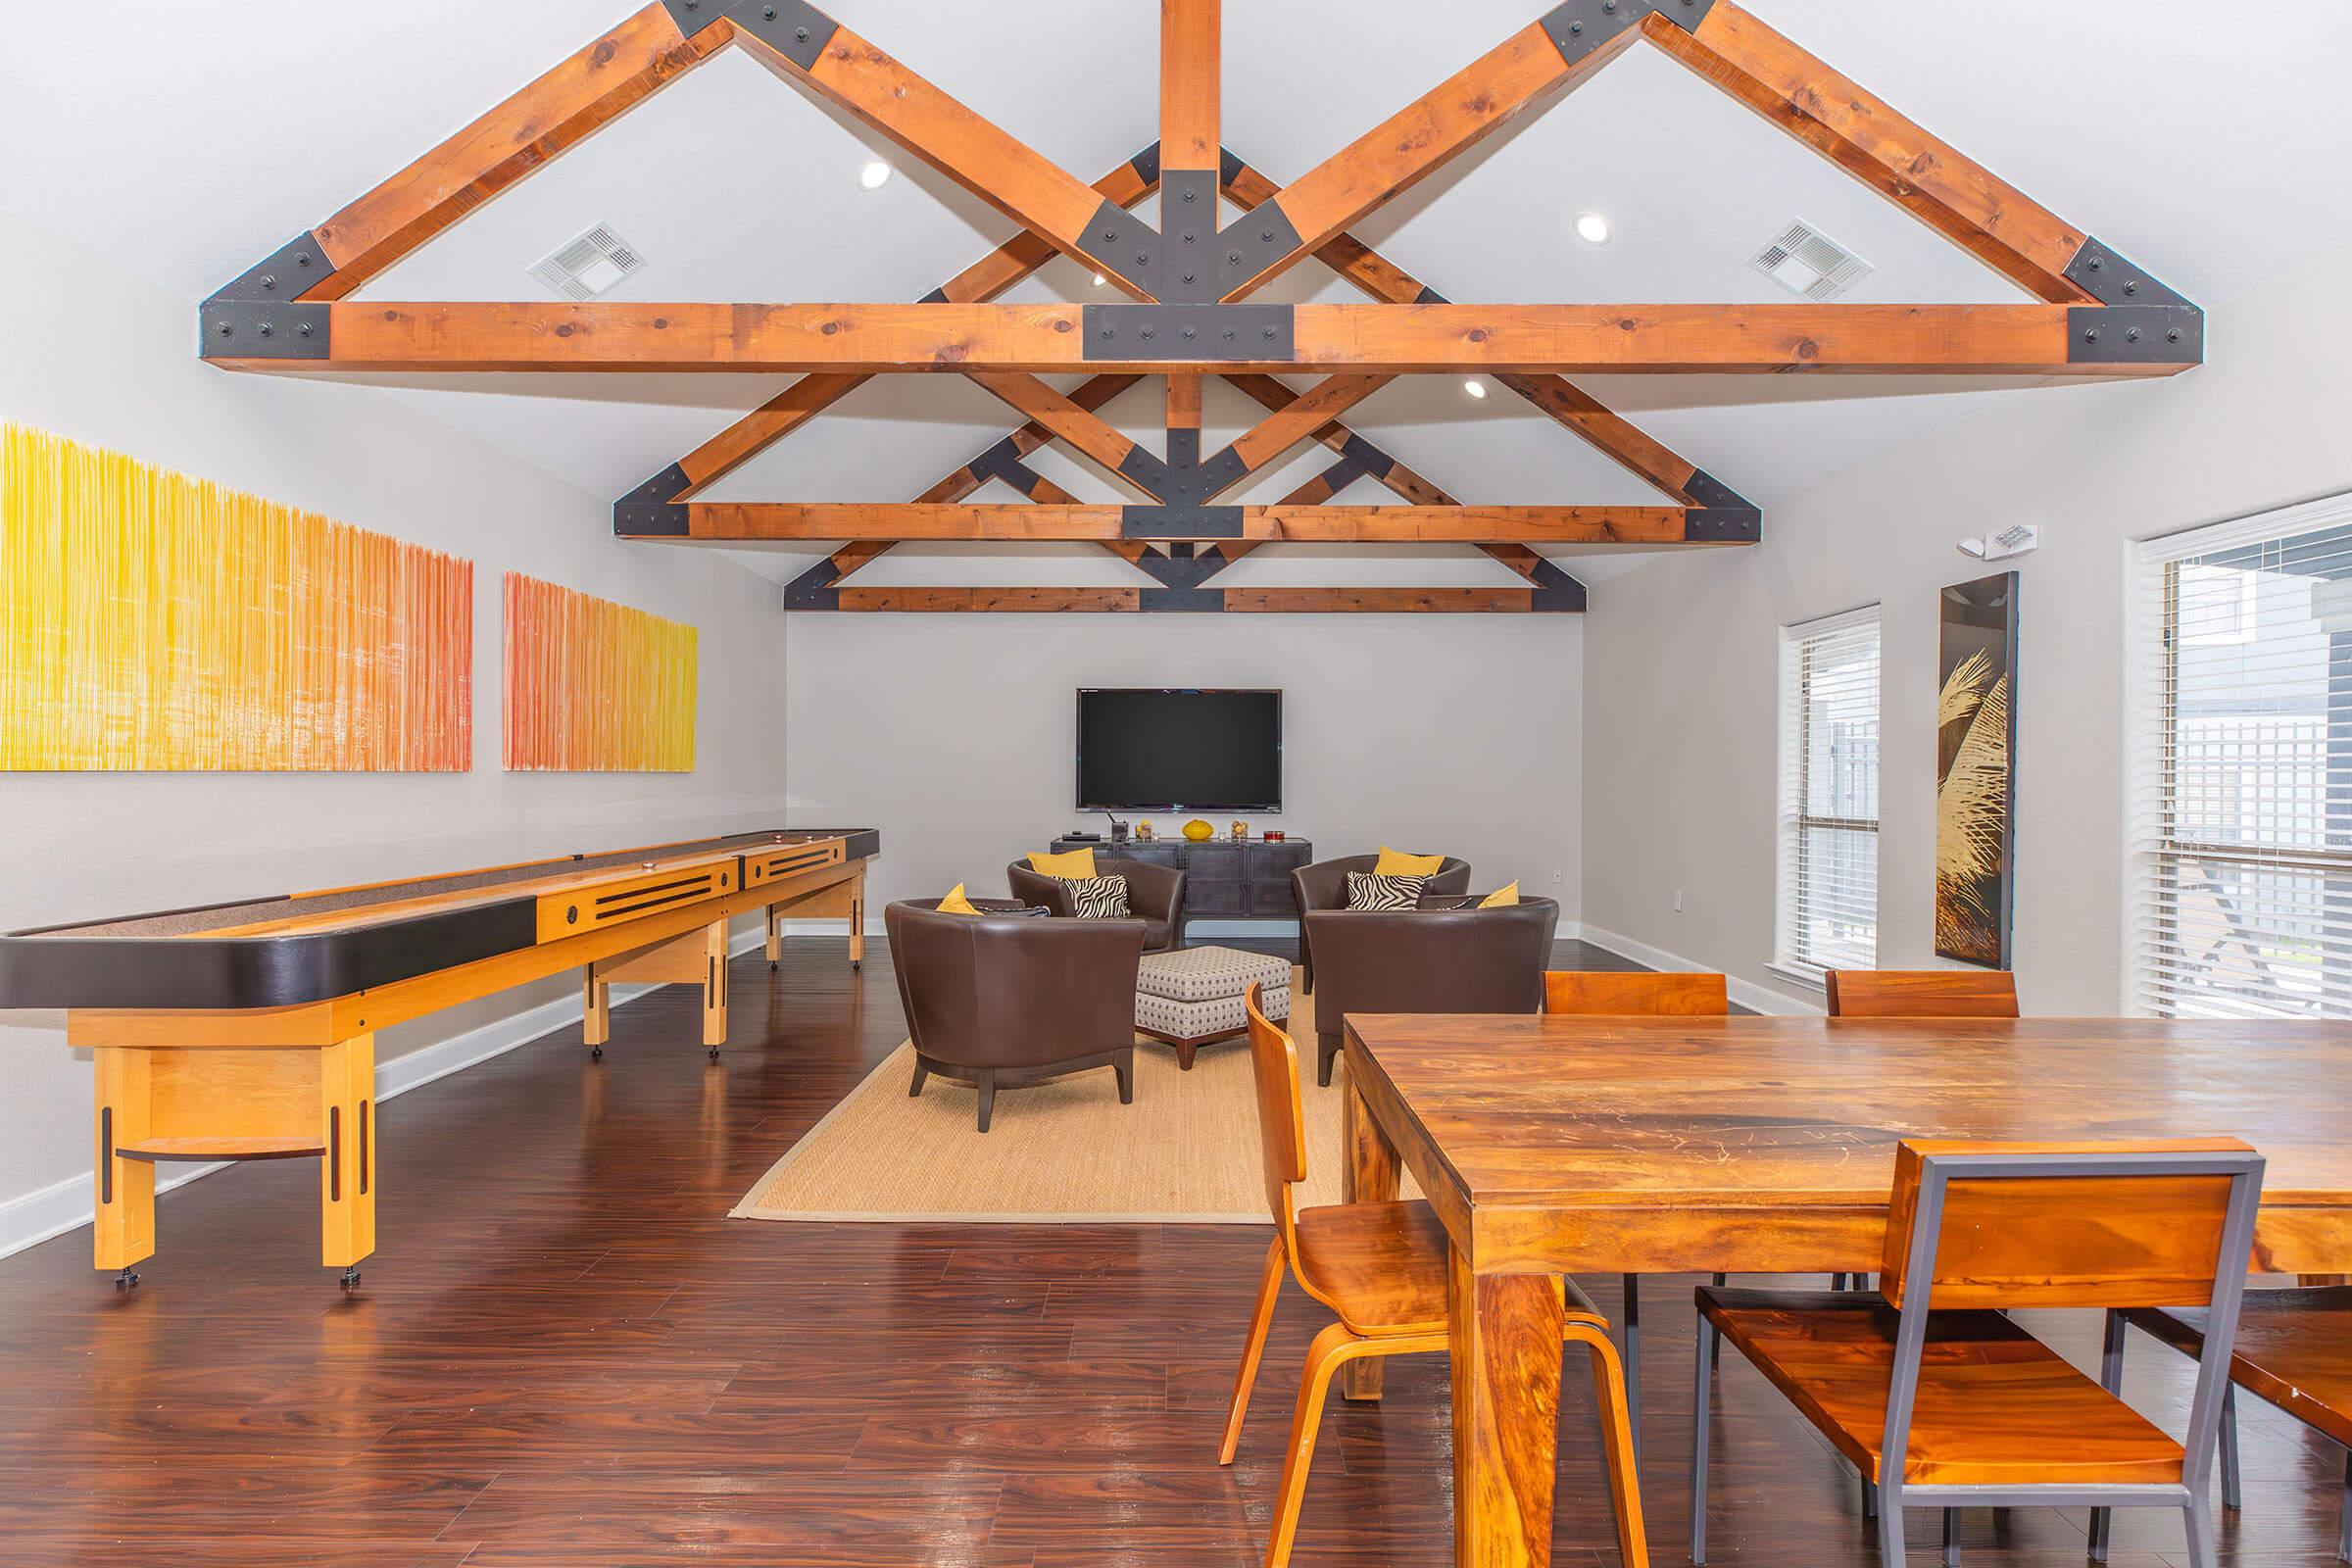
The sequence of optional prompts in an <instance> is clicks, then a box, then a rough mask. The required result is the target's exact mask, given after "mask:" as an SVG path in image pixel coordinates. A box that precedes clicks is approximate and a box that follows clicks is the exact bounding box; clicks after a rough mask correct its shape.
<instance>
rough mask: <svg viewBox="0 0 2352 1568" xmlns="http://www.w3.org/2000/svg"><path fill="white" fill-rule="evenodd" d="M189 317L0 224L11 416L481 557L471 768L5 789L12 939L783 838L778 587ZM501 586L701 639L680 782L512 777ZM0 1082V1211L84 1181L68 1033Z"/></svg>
mask: <svg viewBox="0 0 2352 1568" xmlns="http://www.w3.org/2000/svg"><path fill="white" fill-rule="evenodd" d="M195 319H196V314H195V302H194V301H192V300H187V299H182V298H179V297H176V296H175V295H173V294H172V293H169V292H167V291H165V290H162V289H159V288H157V287H155V286H154V285H152V284H150V283H148V282H146V281H144V280H142V279H140V278H138V277H136V276H134V275H132V274H130V273H128V272H125V271H123V270H121V269H119V268H116V267H114V266H113V265H111V264H110V263H108V262H106V261H104V260H102V259H101V258H99V257H98V256H96V255H94V254H92V253H91V252H88V251H86V250H83V249H81V248H79V247H77V246H75V245H73V244H71V243H69V242H67V241H65V240H63V239H60V238H58V237H56V236H55V235H52V234H50V233H49V232H47V231H45V230H43V229H40V228H38V227H35V226H33V225H32V224H30V223H27V222H25V221H22V220H20V219H17V218H14V217H12V216H10V215H8V214H5V213H0V334H4V335H5V341H6V343H7V348H6V350H5V352H0V418H7V419H13V420H16V421H19V422H22V423H27V424H32V425H37V426H41V427H43V428H46V429H50V430H53V431H56V432H58V433H59V434H62V435H67V436H71V437H73V439H75V440H77V441H81V442H85V443H88V444H91V445H96V446H106V447H114V448H118V449H120V450H122V451H124V452H127V453H129V454H131V455H132V456H134V457H137V458H140V459H142V460H144V461H146V462H149V463H153V464H156V465H159V466H163V467H167V468H174V469H178V470H180V471H182V472H186V473H190V474H196V475H201V476H204V477H208V478H212V479H217V480H220V481H221V482H223V483H226V484H229V485H233V486H236V487H238V488H240V489H245V490H250V491H253V492H255V493H258V494H261V495H264V496H268V497H270V499H272V500H276V501H281V502H285V503H288V504H290V505H294V506H299V507H305V508H309V509H311V510H314V511H317V512H319V513H323V514H325V515H328V516H331V517H335V518H338V519H340V520H343V521H346V522H350V523H354V524H357V525H360V526H363V527H368V528H372V529H376V530H378V531H380V532H384V533H389V534H393V535H396V536H398V537H400V538H403V539H409V540H413V541H415V542H417V543H418V544H423V545H428V546H431V547H433V548H435V549H439V550H446V551H451V552H454V553H457V554H460V555H464V556H467V557H470V558H471V559H472V561H473V563H474V670H473V701H474V741H473V746H474V762H473V770H472V771H471V772H468V773H457V774H406V775H403V774H352V773H319V774H301V773H237V774H221V773H211V774H208V773H73V774H36V773H15V774H0V930H7V929H15V928H17V927H21V926H26V925H34V924H52V923H56V922H61V921H70V920H75V919H83V918H91V917H97V916H103V915H112V914H124V913H129V912H132V911H136V910H142V909H162V908H171V907H176V906H182V905H188V904H200V903H209V902H216V901H221V900H226V899H233V898H240V897H245V896H250V895H266V894H270V893H282V892H289V891H293V890H297V889H302V888H315V887H322V886H332V885H336V884H341V883H350V882H362V881H368V880H373V879H377V878H386V877H396V876H402V875H409V874H416V873H423V872H431V871H439V870H451V869H456V868H458V867H462V866H466V865H478V864H485V863H493V862H497V861H503V860H515V859H523V858H530V857H533V856H537V855H542V854H561V853H566V852H570V851H574V850H584V849H595V848H600V847H611V846H616V845H626V844H633V843H642V842H645V841H646V840H648V839H649V838H663V837H685V836H690V835H692V834H695V833H698V832H701V831H703V830H706V829H718V828H728V827H750V826H760V825H763V824H766V823H770V822H773V821H775V820H777V819H778V817H779V816H780V813H781V809H782V804H783V770H784V731H783V712H782V702H781V688H782V680H781V677H780V670H779V665H780V664H781V662H782V661H783V658H784V638H783V620H784V618H783V616H782V614H781V613H779V611H778V610H777V609H776V606H775V597H774V596H775V590H774V588H773V587H772V585H770V584H767V583H765V582H763V581H761V580H760V579H759V578H758V577H755V576H753V575H752V574H751V573H749V572H747V571H745V570H743V569H742V568H741V567H739V566H736V565H734V564H731V563H728V562H726V561H723V560H720V559H718V558H716V557H713V556H711V555H708V554H705V553H700V552H693V551H663V550H657V549H650V548H645V547H632V546H626V545H622V544H620V543H618V542H616V541H615V540H614V539H613V535H612V520H611V512H610V505H609V502H608V501H607V500H606V499H603V498H599V497H596V496H592V495H589V494H587V493H586V492H584V491H581V490H577V489H574V488H572V487H571V486H569V485H566V484H564V483H561V482H559V481H557V480H556V479H554V478H553V477H551V476H549V475H548V474H546V473H545V472H542V471H541V470H539V469H537V468H533V467H530V466H526V465H524V464H522V463H520V462H517V461H516V460H515V459H513V458H510V457H507V456H505V455H503V454H501V453H498V452H496V451H494V450H492V449H491V448H489V447H487V446H484V445H482V444H480V443H479V442H476V441H473V440H471V439H469V438H467V437H465V436H461V435H459V434H457V433H456V432H455V431H453V430H451V429H450V428H449V427H447V426H446V425H442V424H439V423H436V422H434V421H433V420H431V419H429V418H427V417H425V416H423V415H421V414H419V413H417V412H416V411H415V410H414V409H412V408H410V407H408V406H406V405H404V404H403V403H401V402H400V401H398V400H397V399H394V398H391V397H388V396H386V395H385V394H383V393H382V392H379V391H375V390H372V389H369V388H366V387H360V386H348V385H336V384H330V383H323V382H317V381H303V380H295V379H290V378H274V377H270V376H263V375H232V374H229V373H226V372H223V371H220V370H215V369H211V368H207V367H205V366H203V365H201V364H199V363H198V362H197V360H196V357H195V352H194V349H195ZM509 568H516V569H521V570H525V571H529V572H531V573H533V574H534V575H537V576H541V577H545V578H548V579H550V580H553V581H556V582H561V583H564V584H565V585H566V586H568V587H573V588H578V589H583V590H586V591H588V592H591V593H597V594H602V595H606V596H609V597H612V598H614V599H619V600H622V601H625V602H626V603H628V604H631V605H635V606H638V607H641V608H643V609H646V610H650V611H653V612H656V613H660V614H664V615H669V616H673V617H675V618H678V619H683V620H689V621H693V622H695V623H696V624H697V625H699V626H700V627H701V629H702V631H701V651H702V673H701V698H700V703H699V734H698V736H697V741H696V760H697V767H696V771H695V772H693V773H691V774H684V775H672V774H606V775H588V774H571V775H563V774H531V773H515V774H510V773H507V772H504V771H502V769H501V767H500V764H499V757H500V727H499V723H500V690H501V673H500V670H501V664H500V654H501V637H502V626H503V614H502V609H501V578H502V575H503V573H504V572H505V571H507V570H508V569H509ZM0 678H4V672H0ZM568 991H569V988H568V987H565V986H562V985H556V984H552V983H551V984H550V985H548V986H543V987H538V988H532V989H527V990H523V991H517V992H515V993H511V994H509V995H508V996H507V997H503V998H499V999H496V1000H494V1001H492V1002H490V1003H486V1004H483V1005H477V1006H475V1007H472V1008H467V1009H461V1010H460V1011H458V1012H453V1013H444V1014H440V1015H438V1016H436V1017H434V1018H431V1019H426V1020H421V1021H419V1022H418V1023H417V1024H414V1025H409V1026H406V1027H403V1028H401V1029H396V1030H392V1031H389V1032H387V1033H386V1034H385V1035H384V1036H383V1037H382V1038H380V1039H379V1040H378V1041H377V1043H376V1049H377V1054H378V1059H379V1061H390V1060H395V1059H397V1058H399V1057H400V1056H402V1055H404V1054H409V1053H412V1052H414V1051H416V1050H417V1049H420V1048H421V1047H423V1046H425V1045H427V1044H430V1043H432V1042H434V1041H437V1040H439V1039H443V1038H446V1037H448V1036H451V1035H455V1034H458V1033H460V1032H463V1031H465V1030H467V1029H472V1028H476V1027H479V1026H482V1025H484V1024H485V1023H488V1022H490V1021H492V1020H494V1019H496V1018H498V1017H500V1016H502V1015H505V1014H511V1013H514V1012H516V1011H518V1010H520V1009H522V1008H525V1007H529V1006H533V1005H540V1004H544V1003H547V1002H548V1001H550V1000H551V999H553V998H557V997H561V996H564V995H565V994H567V993H568ZM0 1075H5V1082H6V1084H7V1092H6V1093H5V1094H0V1214H5V1212H6V1211H7V1208H8V1205H9V1204H10V1203H11V1202H12V1201H17V1200H23V1199H25V1198H27V1196H28V1195H32V1194H35V1193H37V1192H39V1191H41V1190H43V1189H46V1188H50V1187H52V1186H54V1185H55V1184H58V1183H61V1182H66V1181H68V1180H70V1179H73V1178H84V1179H86V1173H87V1172H88V1170H89V1167H90V1137H89V1131H88V1127H89V1114H90V1109H89V1106H90V1070H89V1066H88V1063H87V1061H86V1060H84V1059H77V1058H76V1056H75V1054H73V1052H71V1051H69V1050H68V1049H67V1047H66V1044H65V1040H64V1035H63V1031H62V1019H60V1018H59V1017H57V1016H55V1015H48V1014H28V1013H14V1014H0ZM84 1211H85V1212H86V1208H85V1210H84ZM4 1228H5V1227H0V1229H4Z"/></svg>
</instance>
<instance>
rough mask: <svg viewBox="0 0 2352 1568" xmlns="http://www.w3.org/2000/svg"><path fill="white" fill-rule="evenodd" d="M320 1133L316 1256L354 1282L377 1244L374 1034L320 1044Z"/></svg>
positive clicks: (350, 1281)
mask: <svg viewBox="0 0 2352 1568" xmlns="http://www.w3.org/2000/svg"><path fill="white" fill-rule="evenodd" d="M319 1140H320V1142H321V1143H322V1144H323V1145H324V1146H325V1150H326V1152H325V1153H324V1154H323V1155H322V1156H321V1157H320V1158H319V1262H320V1263H322V1264H324V1265H325V1266H326V1267H328V1268H339V1269H343V1270H345V1271H346V1273H347V1276H349V1283H351V1284H356V1283H358V1281H357V1275H356V1271H355V1270H354V1265H356V1264H357V1263H358V1262H359V1261H360V1259H362V1258H364V1257H366V1256H367V1255H368V1253H370V1252H372V1251H374V1250H375V1145H376V1136H375V1036H374V1035H372V1034H365V1035H354V1036H352V1037H351V1038H350V1039H349V1040H343V1041H338V1042H337V1043H335V1044H334V1045H331V1046H326V1047H323V1048H321V1049H320V1050H319ZM347 1288H348V1287H347Z"/></svg>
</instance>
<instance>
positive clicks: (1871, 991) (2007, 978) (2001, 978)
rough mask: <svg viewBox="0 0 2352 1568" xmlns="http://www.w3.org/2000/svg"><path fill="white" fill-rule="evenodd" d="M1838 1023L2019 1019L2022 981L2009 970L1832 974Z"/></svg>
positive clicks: (1828, 977) (1827, 979)
mask: <svg viewBox="0 0 2352 1568" xmlns="http://www.w3.org/2000/svg"><path fill="white" fill-rule="evenodd" d="M1821 979H1822V985H1823V988H1824V989H1826V990H1827V991H1828V992H1829V994H1830V1016H1831V1017H1833V1018H2014V1017H2016V1016H2017V976H2015V975H2013V974H2011V973H2009V972H2008V971H2007V970H2006V969H1830V970H1827V971H1825V972H1824V973H1823V975H1822V977H1821Z"/></svg>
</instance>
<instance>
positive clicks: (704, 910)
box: [0, 828, 882, 1288]
mask: <svg viewBox="0 0 2352 1568" xmlns="http://www.w3.org/2000/svg"><path fill="white" fill-rule="evenodd" d="M881 848H882V836H881V834H880V833H879V832H877V831H875V830H873V829H871V828H790V829H782V830H768V831H762V832H757V833H738V834H732V835H729V836H727V837H724V838H714V839H701V840H695V841H691V842H686V843H676V844H660V845H652V846H645V847H640V848H637V849H630V850H612V851H605V852H602V853H598V854H591V855H572V856H565V857H562V858H555V859H546V860H531V861H525V862H520V863H517V864H513V865H498V866H488V867H484V868H480V869H476V870H470V871H459V872H455V873H452V874H450V875H446V876H433V877H424V878H418V879H415V880H409V881H400V882H380V883H372V884H369V885H367V886H363V887H348V888H330V889H325V890H322V891H319V892H315V893H298V894H289V895H284V896H279V897H271V898H266V899H252V900H245V901H242V902H238V903H234V904H221V905H212V906H207V907H200V908H188V909H173V910H168V911H165V912H162V913H156V914H143V915H133V916H129V917H125V918H122V919H113V920H97V921H91V922H87V923H84V924H77V925H68V926H50V927H44V928H41V929H36V930H28V931H15V932H10V933H7V934H6V935H0V1008H42V1009H51V1008H63V1009H64V1010H65V1013H66V1038H67V1041H68V1043H69V1044H71V1045H73V1046H75V1047H83V1048H87V1049H88V1050H89V1051H90V1052H91V1054H92V1056H93V1058H94V1061H95V1064H96V1067H97V1095H96V1104H95V1106H94V1107H93V1112H92V1123H93V1135H94V1138H95V1148H96V1155H97V1168H96V1172H95V1184H96V1187H97V1228H96V1229H97V1236H96V1264H97V1266H98V1267H99V1268H101V1269H114V1270H116V1271H117V1283H118V1284H119V1285H122V1286H124V1287H128V1286H130V1285H133V1284H136V1283H137V1280H138V1275H137V1274H136V1273H135V1272H133V1271H132V1265H134V1264H136V1263H137V1262H139V1261H140V1260H141V1259H142V1258H145V1257H147V1256H149V1255H150V1254H152V1253H153V1252H154V1250H155V1167H156V1164H157V1163H158V1162H160V1161H171V1160H201V1161H211V1160H221V1159H298V1158H317V1159H318V1160H319V1236H320V1241H319V1251H320V1259H319V1260H320V1262H321V1263H323V1264H324V1265H325V1266H326V1267H328V1268H340V1269H342V1270H343V1271H344V1273H343V1283H344V1285H345V1287H346V1288H349V1287H350V1286H352V1285H355V1284H357V1283H358V1281H359V1269H358V1264H359V1262H360V1260H361V1259H362V1258H364V1257H366V1256H367V1255H368V1253H369V1252H371V1251H373V1250H375V1200H376V1159H375V1156H376V1147H375V1146H376V1137H375V1126H374V1122H375V1035H376V1032H377V1031H378V1030H381V1029H387V1028H390V1027H391V1026H392V1025H394V1024H398V1023H405V1022H407V1021H408V1020H410V1019H412V1018H418V1017H422V1016H424V1015H425V1014H427V1013H432V1012H438V1011H440V1010H441V1009H443V1008H445V1007H452V1006H456V1005H460V1004H463V1003H466V1002H471V1001H473V1000H475V999H477V998H480V997H486V996H490V995H492V994H494V993H496V992H500V991H505V990H508V989H510V988H511V987H514V986H518V985H524V984H527V983H529V982H531V981H534V980H541V979H545V978H547V977H549V976H551V975H558V974H563V973H564V972H566V971H570V970H576V971H578V972H579V973H580V974H581V975H582V976H583V983H584V985H585V987H586V999H585V1000H586V1008H585V1010H586V1028H585V1031H584V1033H585V1036H586V1040H587V1043H588V1046H589V1049H590V1051H591V1052H592V1053H593V1054H595V1055H598V1056H602V1055H603V1054H604V1046H605V1044H606V1043H607V1041H608V1040H609V1039H610V1027H611V1026H610V1018H609V1012H608V994H609V988H610V987H611V985H612V984H613V982H614V981H629V980H646V981H654V982H657V983H669V982H674V981H691V982H693V983H695V984H697V985H700V986H701V987H702V988H703V1030H702V1037H703V1043H704V1044H705V1045H707V1046H709V1047H710V1048H711V1054H712V1055H714V1056H715V1055H716V1054H718V1047H719V1046H720V1045H721V1044H722V1043H723V1042H724V1041H725V1039H726V1033H727V987H726V978H725V970H726V961H727V927H728V922H729V921H730V920H731V919H733V918H734V917H736V916H738V915H745V914H750V913H753V912H755V911H757V912H759V913H760V915H761V917H762V918H763V920H764V921H765V923H766V938H767V957H768V961H769V963H770V964H773V963H774V962H775V961H776V959H777V956H778V924H777V922H778V919H779V917H780V916H781V915H784V914H786V913H792V914H796V915H811V916H826V917H830V916H835V915H839V916H842V917H845V918H846V919H847V920H848V921H849V926H850V961H851V963H852V964H854V965H855V964H858V963H859V962H861V961H862V959H863V957H864V937H863V928H864V914H865V868H866V862H867V861H868V860H870V859H872V858H874V857H875V856H876V855H878V854H880V853H881Z"/></svg>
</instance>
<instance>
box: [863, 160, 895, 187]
mask: <svg viewBox="0 0 2352 1568" xmlns="http://www.w3.org/2000/svg"><path fill="white" fill-rule="evenodd" d="M889 183H890V166H889V165H888V164H886V163H884V162H883V161H882V160H881V159H879V158H877V159H875V160H873V162H871V163H869V164H867V165H866V166H865V167H864V168H863V169H860V170H859V171H858V188H859V189H861V190H880V189H881V188H882V187H883V186H885V185H887V184H889Z"/></svg>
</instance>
